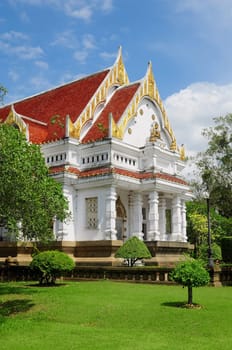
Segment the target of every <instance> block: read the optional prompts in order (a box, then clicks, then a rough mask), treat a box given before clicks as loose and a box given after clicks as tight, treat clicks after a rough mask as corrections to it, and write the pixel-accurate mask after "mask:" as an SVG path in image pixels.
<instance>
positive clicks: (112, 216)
mask: <svg viewBox="0 0 232 350" xmlns="http://www.w3.org/2000/svg"><path fill="white" fill-rule="evenodd" d="M116 199H117V194H116V191H115V188H114V187H113V186H111V187H110V188H109V189H108V191H107V195H106V202H105V203H106V204H105V208H106V215H105V217H106V223H105V239H107V240H116V239H117V235H116V233H117V231H116Z"/></svg>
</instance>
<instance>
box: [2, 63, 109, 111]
mask: <svg viewBox="0 0 232 350" xmlns="http://www.w3.org/2000/svg"><path fill="white" fill-rule="evenodd" d="M112 67H113V66H110V67H108V68H105V69H102V70H99V71H97V72H95V73H93V74H89V75H83V77H81V78H79V79H73V80H70V81H68V82H64V83H62V84H60V85H56V86H54V87H51V88H50V89H48V90H43V91H40V92H38V93H35V94H33V95H30V96H27V97H24V98H22V99H18V100H15V101H11V102H9V103H8V104H5V105H3V106H0V110H1V109H4V108H6V107H11V106H12V104H16V103H19V102H23V101H26V100H30V99H32V98H35V97H37V96H41V95H43V94H47V93H48V92H51V91H54V90H57V89H60V88H62V87H64V86H67V85H71V84H74V83H76V82H78V81H81V80H85V79H87V78H90V77H93V76H95V75H98V74H101V73H103V72H106V71H110V69H111V68H112Z"/></svg>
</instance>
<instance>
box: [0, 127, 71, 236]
mask: <svg viewBox="0 0 232 350" xmlns="http://www.w3.org/2000/svg"><path fill="white" fill-rule="evenodd" d="M55 217H56V218H57V219H59V220H61V221H64V220H65V219H66V218H67V217H68V202H67V200H66V198H65V197H64V196H63V192H62V186H61V184H59V183H58V182H56V181H55V180H54V179H53V178H51V177H50V176H49V172H48V168H47V166H46V165H45V162H44V158H43V156H42V154H41V151H40V147H39V146H37V145H32V144H30V143H28V142H27V140H26V138H25V136H24V135H23V134H22V133H21V132H20V131H19V130H18V129H17V128H14V127H13V126H9V125H6V124H0V222H1V224H3V225H5V226H6V227H7V229H8V233H9V235H10V236H11V239H17V238H19V237H20V238H23V239H25V240H32V239H33V240H40V241H44V240H47V239H53V227H52V223H53V220H54V218H55Z"/></svg>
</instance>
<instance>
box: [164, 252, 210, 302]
mask: <svg viewBox="0 0 232 350" xmlns="http://www.w3.org/2000/svg"><path fill="white" fill-rule="evenodd" d="M170 277H171V279H172V280H173V281H175V282H177V283H179V284H181V285H182V286H183V287H187V288H188V304H189V305H193V287H201V286H205V285H207V284H208V283H209V281H210V277H209V273H208V271H206V269H205V268H204V267H203V264H202V262H201V261H200V260H195V259H192V258H188V259H186V260H185V261H181V262H179V263H178V264H177V265H176V267H175V269H174V270H173V271H172V273H171V275H170Z"/></svg>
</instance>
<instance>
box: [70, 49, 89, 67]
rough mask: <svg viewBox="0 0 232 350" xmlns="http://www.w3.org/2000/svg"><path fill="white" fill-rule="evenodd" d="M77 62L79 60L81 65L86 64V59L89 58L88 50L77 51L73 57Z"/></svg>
mask: <svg viewBox="0 0 232 350" xmlns="http://www.w3.org/2000/svg"><path fill="white" fill-rule="evenodd" d="M73 57H74V58H75V60H77V61H78V62H79V63H82V64H84V63H85V62H86V59H87V57H88V52H87V51H86V50H79V51H76V52H75V53H74V55H73Z"/></svg>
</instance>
